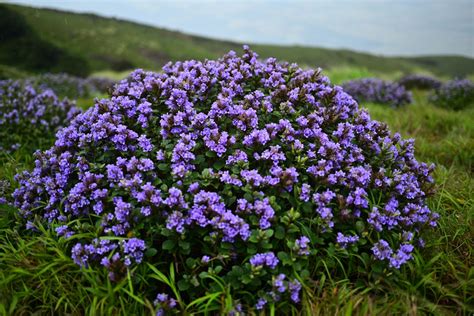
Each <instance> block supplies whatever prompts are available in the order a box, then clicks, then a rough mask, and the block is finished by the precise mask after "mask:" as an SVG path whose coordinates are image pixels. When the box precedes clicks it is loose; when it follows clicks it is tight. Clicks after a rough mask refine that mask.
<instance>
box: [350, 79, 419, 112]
mask: <svg viewBox="0 0 474 316" xmlns="http://www.w3.org/2000/svg"><path fill="white" fill-rule="evenodd" d="M342 88H343V89H344V91H345V92H347V93H348V94H350V95H351V96H352V97H353V98H354V99H356V100H357V101H359V102H373V103H380V104H387V105H390V106H393V107H399V106H402V105H405V104H409V103H411V102H412V95H411V92H409V91H407V90H406V89H405V87H404V86H402V85H401V84H399V83H396V82H390V81H384V80H382V79H378V78H364V79H357V80H351V81H348V82H345V83H343V84H342Z"/></svg>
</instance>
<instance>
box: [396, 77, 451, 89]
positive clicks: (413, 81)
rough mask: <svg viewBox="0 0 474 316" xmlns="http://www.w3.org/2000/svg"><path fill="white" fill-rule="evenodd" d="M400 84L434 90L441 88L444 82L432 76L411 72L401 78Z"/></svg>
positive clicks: (410, 87)
mask: <svg viewBox="0 0 474 316" xmlns="http://www.w3.org/2000/svg"><path fill="white" fill-rule="evenodd" d="M398 84H400V85H402V86H404V87H405V88H407V89H420V90H432V89H437V88H439V87H440V86H441V84H442V82H441V81H440V80H438V79H436V78H433V77H430V76H425V75H416V74H411V75H406V76H404V77H402V78H400V79H399V80H398Z"/></svg>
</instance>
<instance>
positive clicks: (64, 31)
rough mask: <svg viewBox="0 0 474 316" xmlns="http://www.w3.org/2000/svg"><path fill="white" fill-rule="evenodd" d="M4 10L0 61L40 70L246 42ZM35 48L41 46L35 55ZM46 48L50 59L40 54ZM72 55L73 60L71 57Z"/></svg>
mask: <svg viewBox="0 0 474 316" xmlns="http://www.w3.org/2000/svg"><path fill="white" fill-rule="evenodd" d="M5 11H13V13H14V14H17V17H16V18H14V19H12V21H11V22H10V23H8V21H7V20H6V19H4V20H5V21H3V22H4V23H5V24H6V25H3V24H2V26H3V27H2V28H0V39H2V40H3V41H4V44H5V45H3V46H2V47H0V64H7V65H9V66H14V65H16V64H18V66H21V67H23V68H25V70H29V69H31V70H33V71H34V70H36V71H38V69H40V70H41V67H43V66H44V65H43V64H42V63H43V62H44V63H47V65H46V66H47V67H49V68H48V69H55V70H56V71H59V70H61V69H63V71H66V70H69V71H70V72H74V73H77V74H83V73H84V72H88V73H93V72H97V71H107V70H110V69H112V70H115V71H124V70H128V69H133V68H145V69H151V70H158V69H160V68H161V66H162V65H163V64H164V63H166V62H167V61H169V60H183V59H192V58H194V59H203V58H217V57H220V56H222V54H223V53H225V52H227V51H229V50H231V49H233V50H240V49H241V46H242V45H241V43H235V42H228V41H220V40H213V39H209V38H204V37H198V36H191V35H188V34H184V33H180V32H174V31H169V30H166V29H162V28H155V27H151V26H146V25H141V24H137V23H133V22H128V21H123V20H119V19H111V18H104V17H99V16H97V15H93V14H77V13H71V12H64V11H58V10H48V9H38V8H31V7H25V6H18V5H0V14H1V13H2V12H5ZM23 20H24V22H21V21H23ZM20 22H21V23H20ZM12 29H13V30H12ZM20 29H24V30H25V34H26V35H28V36H26V35H25V36H23V37H24V39H25V40H24V41H21V40H15V41H11V40H8V41H6V40H5V38H7V39H8V35H11V34H12V33H14V34H16V33H17V32H18V30H20ZM26 30H32V31H28V32H27V31H26ZM23 37H22V38H23ZM14 39H15V38H14ZM32 41H33V42H32ZM31 43H35V44H34V45H32V44H31ZM27 44H28V45H27ZM249 44H252V43H249ZM35 47H36V48H38V47H41V49H37V50H35V51H34V54H31V52H32V48H35ZM252 49H253V50H255V51H256V52H258V53H259V54H260V55H261V56H262V57H263V58H266V57H270V56H273V57H277V58H278V59H280V60H288V61H291V62H297V63H299V64H301V65H308V66H311V67H322V68H324V69H332V68H337V67H357V68H360V69H363V68H365V69H371V71H377V72H383V73H385V72H392V73H393V72H400V73H408V72H413V71H417V72H419V71H424V72H431V73H435V74H437V75H442V76H447V77H453V76H467V75H472V74H474V59H472V58H466V57H457V56H426V57H416V58H401V57H382V56H375V55H371V54H366V53H360V52H354V51H349V50H336V49H323V48H317V47H302V46H275V45H252ZM12 50H14V51H18V52H23V54H24V56H23V55H22V56H23V58H21V59H20V58H17V59H12V55H11V53H10V52H11V51H12ZM47 53H48V54H49V55H48V56H51V58H42V59H41V58H38V56H43V55H45V54H47ZM13 57H15V56H13ZM52 57H54V58H52ZM72 59H74V60H75V62H74V63H73V62H66V61H71V60H72ZM74 65H75V67H73V66H74ZM68 67H71V68H68ZM66 68H68V69H66Z"/></svg>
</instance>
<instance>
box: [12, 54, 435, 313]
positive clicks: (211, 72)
mask: <svg viewBox="0 0 474 316" xmlns="http://www.w3.org/2000/svg"><path fill="white" fill-rule="evenodd" d="M244 48H245V53H244V54H243V56H242V57H238V56H237V55H236V54H235V53H234V52H230V53H228V54H227V55H225V56H224V57H223V58H222V59H220V60H217V61H213V60H209V61H205V62H198V61H185V62H176V63H174V64H171V63H170V64H167V65H166V66H165V67H164V68H163V73H151V72H143V71H142V70H136V71H135V72H134V73H133V74H132V75H131V76H130V78H129V79H128V80H124V81H122V82H120V83H119V84H118V85H117V86H116V87H115V90H114V92H113V93H112V96H111V98H110V99H104V100H100V101H97V102H96V104H95V106H94V107H93V108H91V109H89V110H88V111H87V112H86V113H84V114H82V115H80V116H78V117H77V118H76V119H75V120H74V121H73V122H72V124H71V125H70V126H68V127H66V128H64V129H62V130H61V131H60V132H59V133H58V134H57V139H56V143H55V145H54V146H53V147H52V148H51V149H49V150H47V151H45V152H43V153H37V154H36V167H35V168H34V170H33V171H32V172H25V173H23V174H22V175H19V176H18V177H17V179H18V180H19V181H20V187H19V188H18V189H17V190H16V191H15V193H14V198H15V205H16V206H17V207H18V208H19V209H20V213H21V215H22V216H23V217H24V218H25V220H26V221H27V227H28V228H31V229H33V230H34V229H35V226H36V225H37V221H40V222H43V223H47V224H48V225H50V227H52V228H54V229H55V231H56V233H57V235H58V236H63V237H66V238H72V237H74V238H73V239H74V240H75V242H74V243H75V245H74V246H73V247H72V253H71V255H72V258H73V259H74V261H75V262H76V263H77V264H78V265H80V266H87V267H100V266H103V267H105V268H106V269H107V270H108V271H109V276H110V278H111V279H112V280H119V279H120V278H122V277H123V276H124V274H125V273H126V271H127V269H130V268H132V267H134V266H136V265H139V264H141V263H142V264H143V262H144V261H145V262H147V263H149V264H151V265H154V266H156V267H159V268H164V269H166V267H167V266H169V264H170V263H171V262H172V263H173V264H174V266H175V267H176V270H177V271H179V276H176V277H177V280H176V282H177V284H178V287H179V290H180V291H183V293H182V296H184V297H185V298H187V299H189V300H192V299H195V298H196V297H199V296H202V295H203V294H204V293H205V292H206V291H209V290H211V291H212V289H215V288H219V284H218V283H216V282H212V280H218V279H220V280H223V282H225V284H226V285H228V286H229V288H230V290H231V291H232V293H233V298H234V299H235V300H236V301H237V302H240V303H241V304H243V306H244V307H245V306H247V307H248V306H253V307H254V308H256V309H257V310H259V309H264V308H265V306H266V305H267V304H268V303H269V302H277V301H287V302H290V303H293V304H298V303H299V302H300V300H301V293H302V288H303V286H304V282H306V281H308V280H310V279H311V278H312V277H316V275H317V274H318V273H320V272H322V267H321V270H319V271H318V269H316V272H315V271H314V269H315V268H317V267H320V265H319V263H320V262H321V260H323V259H324V258H327V257H328V256H330V255H331V254H332V255H334V254H340V255H341V256H347V255H349V254H356V255H357V256H358V257H360V258H365V259H364V260H366V263H367V264H368V265H369V264H370V265H371V266H372V267H375V266H381V267H387V266H388V267H391V268H395V269H398V268H399V267H400V266H401V265H403V264H404V263H406V262H407V261H408V260H410V258H411V256H412V251H413V250H414V245H415V244H416V242H417V241H419V232H420V230H421V229H422V228H423V227H425V226H430V225H435V224H436V218H437V215H436V214H434V213H432V212H431V211H430V210H429V209H428V208H427V206H426V204H425V199H426V198H427V196H429V194H430V190H431V187H432V182H433V179H432V178H431V176H430V173H431V171H432V169H433V167H432V166H428V165H426V164H425V163H419V162H417V161H416V159H415V157H414V144H413V141H412V140H403V139H401V138H400V135H399V134H395V135H392V134H391V133H390V131H389V130H388V128H387V127H386V125H384V124H381V123H378V122H376V121H373V120H371V119H370V117H369V114H368V113H367V112H365V111H363V110H360V109H359V108H358V105H357V103H356V102H355V101H354V99H352V98H351V97H350V96H349V95H348V94H346V93H345V92H344V91H343V90H342V89H341V88H340V87H337V86H331V85H330V83H329V80H328V79H327V78H326V77H324V76H322V75H320V73H319V71H315V70H302V69H300V68H298V67H297V66H296V65H294V64H292V65H289V64H286V63H283V64H280V63H278V62H277V60H276V59H274V58H269V59H267V60H266V61H264V62H261V61H259V60H258V59H257V55H256V54H255V53H253V52H252V51H250V50H249V49H248V48H247V47H244ZM76 236H77V237H76ZM87 236H90V237H87ZM346 258H347V257H346ZM154 295H156V294H154ZM154 295H153V296H152V297H150V299H153V298H154V297H155V296H154ZM177 299H178V298H177V297H173V293H172V292H171V291H170V290H169V289H166V288H163V290H162V291H161V290H160V291H159V294H158V296H157V297H156V300H155V304H156V306H157V308H158V312H159V313H163V312H165V311H169V310H172V309H176V308H178V307H179V306H178V302H177V301H176V300H177ZM236 306H237V307H236V308H238V309H240V308H242V305H239V304H237V305H236Z"/></svg>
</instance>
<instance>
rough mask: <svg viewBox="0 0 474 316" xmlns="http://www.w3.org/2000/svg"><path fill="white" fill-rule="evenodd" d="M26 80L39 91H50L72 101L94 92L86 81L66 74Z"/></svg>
mask: <svg viewBox="0 0 474 316" xmlns="http://www.w3.org/2000/svg"><path fill="white" fill-rule="evenodd" d="M27 80H28V81H29V82H30V83H32V84H34V85H35V86H37V87H39V88H40V89H51V90H53V91H54V92H55V93H56V94H57V95H59V96H63V97H68V98H73V99H77V98H84V97H89V96H91V95H92V93H94V92H95V87H94V86H93V85H92V84H91V83H90V82H89V81H88V80H86V79H84V78H80V77H76V76H73V75H70V74H67V73H45V74H41V75H39V76H36V77H32V78H29V79H27Z"/></svg>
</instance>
